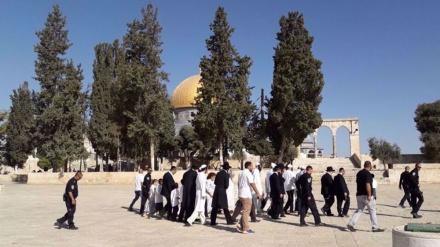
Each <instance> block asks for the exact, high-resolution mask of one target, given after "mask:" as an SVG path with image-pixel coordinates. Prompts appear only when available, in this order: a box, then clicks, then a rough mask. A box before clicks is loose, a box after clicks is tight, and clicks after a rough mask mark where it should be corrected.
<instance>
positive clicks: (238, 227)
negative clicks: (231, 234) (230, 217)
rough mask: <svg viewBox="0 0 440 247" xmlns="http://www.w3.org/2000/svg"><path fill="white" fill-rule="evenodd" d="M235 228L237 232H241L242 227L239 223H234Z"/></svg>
mask: <svg viewBox="0 0 440 247" xmlns="http://www.w3.org/2000/svg"><path fill="white" fill-rule="evenodd" d="M235 228H236V229H237V231H238V232H240V233H242V232H243V229H242V228H241V226H240V224H237V225H235Z"/></svg>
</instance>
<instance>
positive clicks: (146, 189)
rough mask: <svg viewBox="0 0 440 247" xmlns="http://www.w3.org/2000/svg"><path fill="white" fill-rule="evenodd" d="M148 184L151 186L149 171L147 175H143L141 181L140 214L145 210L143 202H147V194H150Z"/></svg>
mask: <svg viewBox="0 0 440 247" xmlns="http://www.w3.org/2000/svg"><path fill="white" fill-rule="evenodd" d="M150 186H151V173H147V175H145V176H144V182H143V183H142V199H141V211H140V214H141V215H142V214H143V213H144V211H145V204H146V203H147V199H148V198H149V194H150Z"/></svg>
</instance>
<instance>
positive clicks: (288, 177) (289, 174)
mask: <svg viewBox="0 0 440 247" xmlns="http://www.w3.org/2000/svg"><path fill="white" fill-rule="evenodd" d="M292 167H293V166H292V165H291V164H288V165H287V169H286V171H285V172H284V173H283V178H284V179H285V180H284V190H285V191H286V194H287V197H288V199H287V203H286V205H285V206H284V208H283V210H284V214H291V213H293V189H294V188H295V187H294V185H293V184H292V178H293V177H294V174H293V171H292ZM289 208H290V210H289V212H288V211H287V210H288V209H289Z"/></svg>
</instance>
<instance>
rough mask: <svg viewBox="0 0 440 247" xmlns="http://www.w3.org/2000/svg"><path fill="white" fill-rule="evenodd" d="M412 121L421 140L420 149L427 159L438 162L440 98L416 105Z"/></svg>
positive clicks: (439, 148) (439, 147) (439, 151)
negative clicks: (421, 145)
mask: <svg viewBox="0 0 440 247" xmlns="http://www.w3.org/2000/svg"><path fill="white" fill-rule="evenodd" d="M414 121H415V122H416V128H417V130H418V131H419V132H420V141H422V142H423V147H421V148H420V151H421V152H422V153H423V154H424V155H425V157H426V158H428V159H429V160H432V161H437V162H440V100H437V101H434V102H432V103H425V104H420V105H419V106H417V109H416V111H415V117H414Z"/></svg>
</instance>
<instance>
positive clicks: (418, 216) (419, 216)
mask: <svg viewBox="0 0 440 247" xmlns="http://www.w3.org/2000/svg"><path fill="white" fill-rule="evenodd" d="M412 215H413V218H414V219H419V218H422V216H421V215H420V214H417V213H413V214H412Z"/></svg>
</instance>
